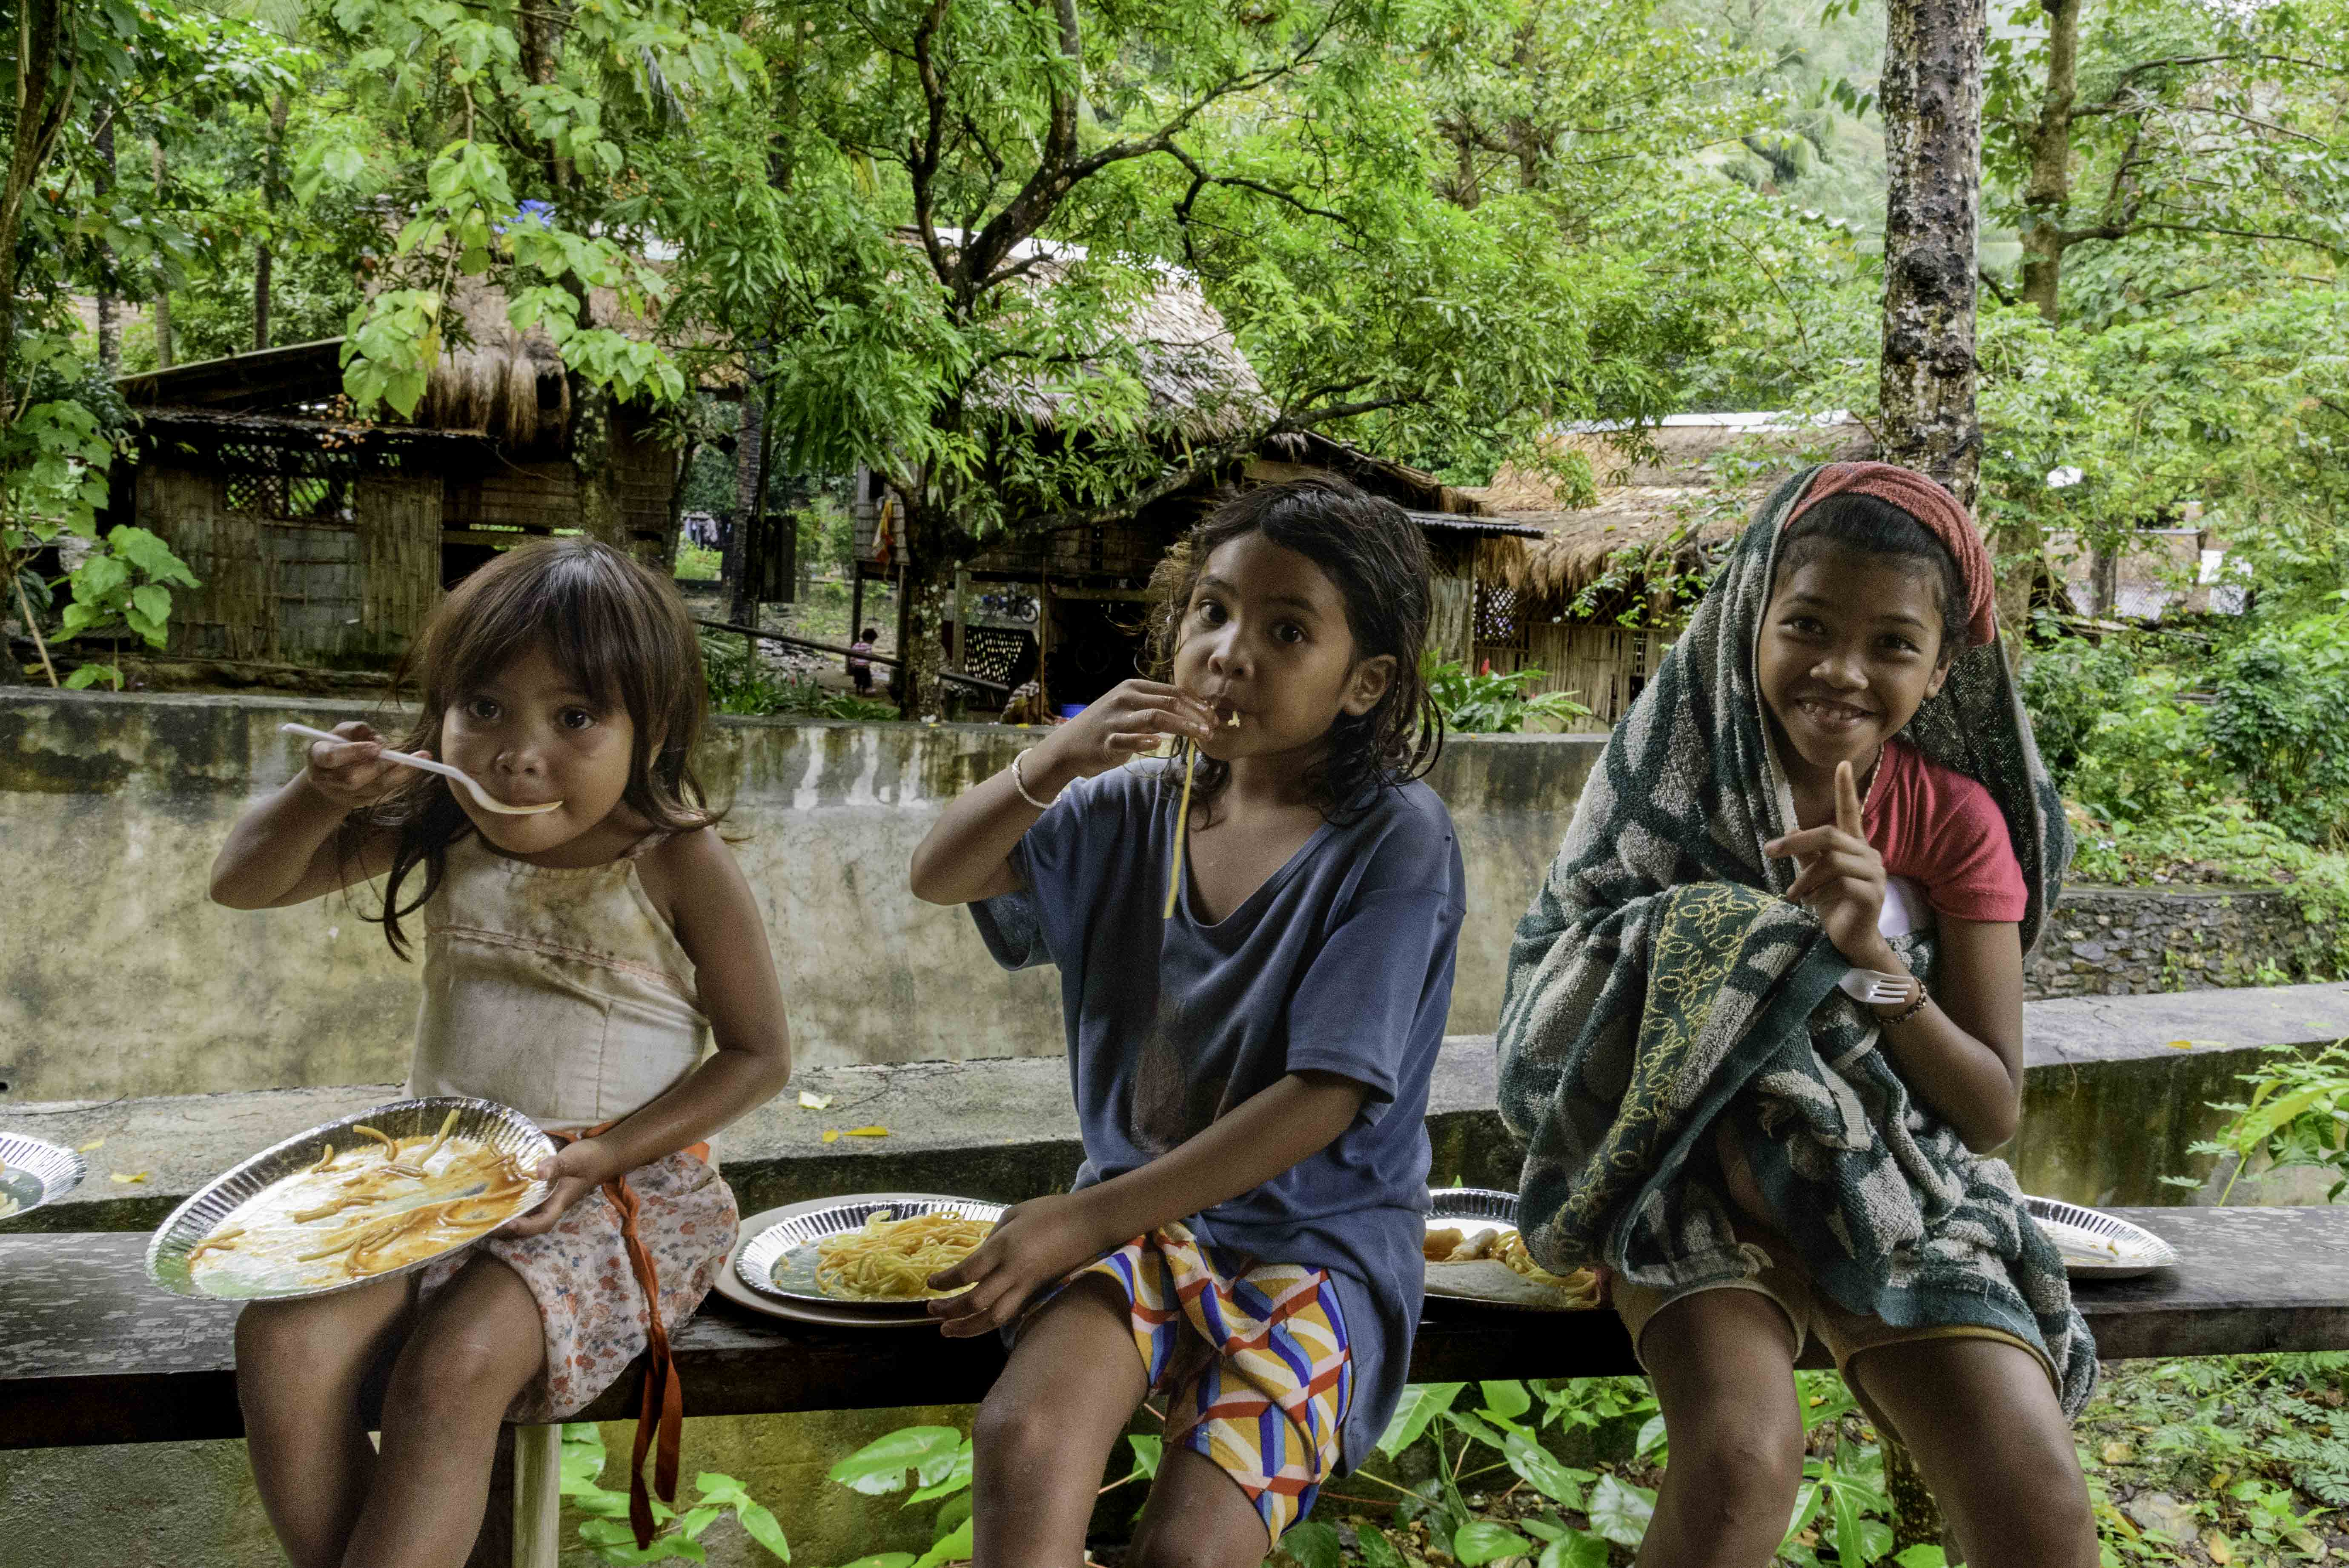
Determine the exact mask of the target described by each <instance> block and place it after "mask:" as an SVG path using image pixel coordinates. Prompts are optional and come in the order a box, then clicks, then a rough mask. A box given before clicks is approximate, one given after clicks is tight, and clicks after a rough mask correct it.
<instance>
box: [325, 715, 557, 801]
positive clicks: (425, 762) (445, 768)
mask: <svg viewBox="0 0 2349 1568" xmlns="http://www.w3.org/2000/svg"><path fill="white" fill-rule="evenodd" d="M278 728H280V729H282V730H284V731H285V733H286V734H288V735H299V736H303V737H305V738H308V739H311V740H334V741H339V742H341V743H342V744H343V745H345V746H349V745H353V744H355V743H354V742H353V741H352V739H351V738H350V737H349V736H347V735H332V734H329V733H327V732H326V730H323V729H313V728H311V727H309V726H308V725H306V724H281V725H279V726H278ZM382 756H383V758H384V759H385V760H386V761H388V762H405V763H407V764H408V765H409V767H410V768H421V769H424V771H425V772H427V773H438V774H440V776H441V777H442V778H444V779H455V780H456V781H457V782H458V783H460V784H462V785H463V786H464V787H465V788H466V789H471V791H472V792H473V799H475V800H478V801H479V802H481V810H484V811H495V812H497V813H499V814H500V815H501V816H506V817H535V816H537V815H538V814H539V813H540V812H541V811H552V810H554V809H555V808H556V807H557V806H560V805H562V804H563V802H562V801H560V800H549V801H547V802H546V803H545V804H544V805H543V806H509V805H507V804H506V803H505V802H504V801H503V800H501V799H498V798H497V797H496V796H495V795H492V794H491V793H490V792H489V791H488V790H487V789H482V788H481V785H480V784H479V783H478V782H476V781H475V779H474V778H473V776H472V775H471V774H470V773H467V772H465V771H464V770H463V769H457V768H451V767H450V766H449V765H448V764H447V763H446V762H435V761H434V760H432V758H429V757H411V756H409V754H408V753H407V752H405V751H394V750H392V749H390V748H388V747H387V748H385V749H384V751H383V753H382Z"/></svg>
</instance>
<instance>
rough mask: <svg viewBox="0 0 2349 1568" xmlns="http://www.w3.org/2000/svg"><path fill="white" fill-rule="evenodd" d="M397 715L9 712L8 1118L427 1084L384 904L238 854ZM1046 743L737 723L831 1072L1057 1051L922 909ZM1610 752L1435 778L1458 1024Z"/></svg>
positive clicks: (771, 903) (0, 711) (798, 986)
mask: <svg viewBox="0 0 2349 1568" xmlns="http://www.w3.org/2000/svg"><path fill="white" fill-rule="evenodd" d="M351 717H373V718H377V719H378V725H379V727H385V725H384V721H383V720H382V719H381V718H380V716H379V715H376V714H371V713H370V712H368V711H367V709H366V708H364V707H357V706H354V707H332V706H324V705H322V704H321V702H319V701H317V700H287V699H283V698H270V697H243V696H232V697H188V696H108V695H93V694H86V693H73V692H67V693H50V692H47V691H37V690H24V689H15V690H10V691H8V692H7V693H6V694H5V696H0V888H5V890H6V893H7V900H8V902H7V903H6V905H5V908H6V913H5V915H0V1083H5V1084H6V1086H7V1088H6V1089H5V1091H4V1092H0V1098H5V1099H12V1100H18V1101H22V1100H55V1099H111V1098H114V1097H116V1096H124V1095H129V1096H142V1095H165V1094H194V1093H212V1092H219V1091H224V1090H233V1089H244V1088H266V1087H286V1088H291V1087H299V1086H304V1085H316V1084H347V1083H382V1082H385V1081H387V1080H394V1079H398V1078H400V1077H402V1076H403V1075H404V1073H405V1071H406V1068H407V1058H408V1051H409V1031H410V1026H411V1023H412V1020H413V1017H414V1014H415V1008H416V998H417V991H416V985H417V977H416V972H415V971H414V970H413V969H412V968H410V967H409V966H407V965H401V964H400V963H398V961H397V960H395V959H393V958H392V957H391V955H390V954H389V953H388V951H387V950H386V948H385V945H384V941H383V937H382V934H381V933H380V931H379V930H378V928H376V927H375V926H373V925H371V924H368V923H366V922H365V921H364V920H362V919H361V918H360V915H361V912H362V909H363V908H364V907H367V905H366V904H365V901H364V897H363V896H362V898H361V899H359V900H357V901H354V900H350V899H346V898H342V897H335V898H329V899H324V900H320V901H318V902H317V903H312V904H308V905H305V906H304V907H301V908H297V909H289V910H273V911H267V912H264V913H237V912H234V911H230V910H224V909H221V908H218V907H216V906H214V905H213V904H212V903H211V902H210V901H209V900H208V899H207V898H206V896H205V886H206V882H207V876H208V872H209V869H210V866H211V863H212V856H213V854H214V853H215V852H216V851H217V850H218V849H219V847H220V844H221V841H222V838H223V837H224V836H225V835H226V833H227V831H228V828H229V825H230V823H231V822H233V820H235V818H236V816H237V814H238V813H239V812H240V811H241V810H243V808H244V806H245V804H246V803H247V802H248V801H249V800H250V799H253V798H254V797H255V796H256V795H259V794H262V793H264V792H265V791H268V790H271V789H275V788H277V787H278V786H279V785H280V784H282V783H284V782H285V779H287V778H288V777H289V776H290V775H291V774H292V773H293V772H294V771H295V769H296V767H297V766H298V764H299V758H300V752H299V750H298V749H297V747H296V744H295V742H294V741H293V740H292V739H290V738H286V737H285V736H282V735H280V734H279V733H278V731H277V727H278V725H279V724H280V723H282V722H284V721H285V720H287V719H296V720H299V721H302V722H305V723H308V724H313V725H319V726H322V727H323V726H326V725H328V724H332V723H334V722H336V720H339V719H343V718H351ZM1035 739H1036V737H1035V736H1034V735H1032V734H1029V733H1023V732H1021V731H1019V730H1016V729H1006V728H1001V727H989V726H924V725H841V724H827V723H796V722H787V721H780V720H769V719H724V720H720V721H719V725H718V726H717V727H716V731H715V733H714V735H713V736H712V737H711V738H710V739H709V742H708V744H707V745H706V746H705V747H704V748H703V752H702V755H701V758H700V763H701V769H702V777H703V778H704V779H705V780H707V781H708V782H709V786H710V787H711V789H713V791H714V792H715V793H716V794H717V795H718V796H719V798H720V799H729V798H730V799H731V800H732V801H733V815H732V816H731V817H730V819H729V830H730V832H733V833H739V834H742V835H744V841H742V842H741V843H740V844H739V845H738V846H737V847H736V853H737V854H738V855H739V856H740V859H741V861H742V864H743V868H744V870H745V872H747V873H748V874H749V876H750V882H751V885H752V887H753V888H755V889H756V890H757V891H758V893H759V897H760V900H761V903H762V905H763V906H764V910H765V914H766V919H767V927H768V934H769V936H770V938H771V941H772V942H773V944H774V950H775V957H776V961H777V964H778V965H779V967H780V968H781V973H782V975H783V980H784V986H785V992H786V995H787V999H788V1004H789V1010H790V1016H791V1023H792V1035H793V1037H794V1041H795V1044H796V1046H797V1048H798V1052H799V1056H800V1059H801V1060H802V1061H803V1062H806V1063H808V1064H809V1065H811V1066H827V1065H841V1064H846V1063H853V1062H898V1061H914V1060H924V1059H939V1060H961V1059H965V1058H968V1057H996V1056H1012V1055H1023V1054H1032V1055H1055V1054H1058V1053H1059V1052H1060V1051H1061V1048H1062V1040H1061V1019H1060V1006H1059V1001H1058V989H1057V985H1056V983H1055V982H1054V980H1053V978H1052V976H1051V975H1050V972H1049V971H1045V972H1030V973H1026V974H1021V975H1006V974H1004V973H1002V972H1001V971H999V970H998V969H997V968H996V967H995V965H993V964H992V963H990V962H989V961H988V958H987V955H986V953H985V951H984V950H983V949H982V948H981V947H980V945H979V943H978V936H977V934H976V933H974V932H973V931H972V929H971V926H970V922H969V918H968V916H967V915H965V914H964V913H962V912H961V911H959V910H947V909H937V908H934V907H932V906H930V905H927V904H924V903H918V902H917V901H916V900H915V899H914V898H913V896H912V895H911V894H910V893H908V892H906V891H905V866H906V863H907V861H908V860H909V858H910V857H911V855H912V853H913V850H914V846H915V845H916V843H917V842H919V841H920V839H921V837H922V835H923V833H925V832H926V831H927V830H928V828H929V825H930V823H931V822H932V821H933V820H935V819H936V814H937V812H938V811H939V810H940V809H941V808H942V807H943V805H944V804H945V802H946V801H947V800H948V799H952V798H953V797H954V796H955V795H957V793H959V792H960V791H961V790H963V789H967V788H968V787H969V786H970V785H971V784H973V783H975V782H977V781H978V779H982V778H985V777H986V776H987V775H988V774H990V773H992V772H994V771H995V770H996V769H999V768H1001V767H1002V766H1003V765H1004V764H1005V763H1006V762H1008V761H1009V759H1010V758H1011V755H1012V753H1013V752H1015V751H1016V750H1018V749H1019V748H1021V747H1023V746H1027V745H1030V744H1033V743H1034V740H1035ZM1599 745H1600V740H1599V738H1596V737H1561V738H1518V737H1497V736H1496V737H1472V738H1464V739H1458V740H1455V741H1454V743H1453V744H1452V745H1450V746H1449V747H1447V748H1446V749H1445V753H1444V758H1443V761H1442V762H1441V763H1440V764H1439V766H1438V768H1437V769H1436V772H1435V774H1434V776H1433V779H1432V780H1431V782H1432V783H1433V785H1434V787H1435V788H1436V789H1438V790H1439V791H1440V792H1441V793H1442V794H1443V796H1444V799H1445V800H1446V801H1447V802H1449V803H1450V805H1451V808H1452V811H1453V814H1454V820H1455V821H1456V822H1457V824H1458V827H1459V832H1460V841H1461V850H1462V852H1463V854H1464V857H1465V859H1466V861H1467V868H1468V879H1469V915H1468V923H1467V927H1466V930H1465V932H1464V934H1463V937H1462V941H1461V944H1460V967H1459V976H1458V981H1457V985H1456V987H1455V990H1454V1006H1453V1010H1452V1017H1451V1021H1450V1027H1451V1028H1452V1029H1453V1030H1454V1032H1459V1033H1482V1032H1484V1031H1486V1030H1489V1029H1491V1028H1492V1027H1493V1024H1494V1019H1495V1013H1496V1011H1497V1009H1498V1006H1499V1001H1500V994H1501V978H1502V971H1503V966H1504V964H1505V962H1506V956H1507V950H1508V940H1509V934H1510V930H1511V927H1512V926H1513V925H1514V924H1515V923H1516V918H1517V916H1518V915H1519V914H1520V913H1523V911H1524V908H1525V904H1526V899H1527V897H1528V896H1529V894H1530V892H1531V890H1532V888H1533V885H1534V882H1535V879H1536V878H1537V876H1538V875H1539V874H1540V872H1541V871H1542V869H1543V867H1545V866H1546V865H1547V863H1548V861H1549V859H1550V856H1551V855H1552V853H1553V852H1554V851H1555V850H1556V848H1557V840H1558V836H1559V835H1560V833H1561V832H1562V831H1563V830H1564V827H1565V821H1566V817H1567V815H1568V812H1569V811H1570V810H1572V807H1573V804H1574V801H1575V799H1577V797H1578V795H1579V794H1580V792H1581V789H1582V783H1583V780H1584V779H1586V778H1587V777H1588V773H1589V769H1590V767H1591V765H1592V763H1593V761H1595V759H1596V758H1597V756H1598V753H1599Z"/></svg>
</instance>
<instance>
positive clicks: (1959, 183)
mask: <svg viewBox="0 0 2349 1568" xmlns="http://www.w3.org/2000/svg"><path fill="white" fill-rule="evenodd" d="M1885 19H1886V26H1885V45H1884V77H1883V82H1882V85H1881V87H1880V88H1879V101H1880V102H1881V104H1882V106H1883V114H1884V160H1885V167H1886V175H1887V190H1886V194H1885V203H1884V361H1883V369H1882V373H1881V382H1880V396H1881V398H1882V403H1883V410H1884V430H1883V436H1884V444H1885V447H1886V456H1887V457H1889V458H1890V459H1892V460H1893V461H1895V462H1898V463H1903V464H1906V465H1908V466H1909V467H1910V468H1915V469H1923V470H1924V471H1926V472H1927V473H1930V474H1931V475H1932V476H1933V477H1934V478H1936V479H1938V480H1940V481H1941V482H1942V483H1943V484H1945V485H1948V486H1949V487H1950V489H1951V490H1953V491H1954V492H1956V494H1957V497H1958V499H1959V500H1961V501H1963V502H1965V503H1966V505H1968V506H1969V507H1971V505H1973V501H1974V490H1975V483H1976V479H1977V477H1978V475H1979V472H1980V468H1981V457H1982V439H1981V438H1982V432H1981V428H1980V426H1979V424H1978V422H1977V415H1976V410H1975V407H1974V386H1975V363H1974V266H1975V261H1974V248H1975V236H1976V232H1977V229H1978V227H1979V224H1980V215H1981V195H1982V46H1983V41H1984V36H1985V34H1986V32H1987V22H1986V19H1985V17H1984V14H1983V0H1890V4H1889V5H1888V6H1887V7H1886V18H1885Z"/></svg>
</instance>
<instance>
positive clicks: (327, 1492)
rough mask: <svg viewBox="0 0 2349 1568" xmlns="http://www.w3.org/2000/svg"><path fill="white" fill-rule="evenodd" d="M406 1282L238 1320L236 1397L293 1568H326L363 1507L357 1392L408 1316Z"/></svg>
mask: <svg viewBox="0 0 2349 1568" xmlns="http://www.w3.org/2000/svg"><path fill="white" fill-rule="evenodd" d="M408 1287H409V1282H408V1281H407V1280H404V1279H400V1280H386V1281H384V1282H382V1283H381V1284H372V1285H367V1286H364V1287H362V1288H360V1289H358V1290H351V1291H344V1292H342V1293H340V1294H338V1295H321V1296H312V1297H310V1298H309V1299H307V1300H303V1301H256V1302H254V1303H253V1304H252V1305H250V1306H247V1307H246V1308H245V1309H244V1310H243V1312H241V1313H239V1314H238V1315H237V1319H236V1398H237V1403H238V1404H239V1405H241V1406H242V1407H243V1409H244V1435H245V1448H246V1449H247V1451H248V1452H249V1453H250V1454H251V1456H252V1460H253V1479H254V1485H256V1486H257V1487H258V1488H259V1489H260V1491H261V1502H262V1506H263V1507H264V1508H265V1509H266V1510H268V1512H269V1523H270V1527H271V1528H272V1529H274V1530H275V1531H276V1532H277V1539H278V1541H279V1542H280V1543H282V1544H283V1545H284V1546H285V1555H286V1558H287V1559H288V1561H290V1562H291V1563H293V1564H294V1568H332V1565H333V1564H335V1563H340V1562H341V1561H342V1560H343V1543H344V1542H347V1541H348V1540H349V1539H350V1534H351V1527H352V1525H353V1524H354V1523H355V1522H357V1519H358V1516H359V1509H360V1507H361V1505H362V1504H364V1503H365V1502H366V1501H367V1486H368V1483H369V1482H370V1480H372V1479H373V1478H374V1475H375V1446H374V1445H373V1444H372V1443H370V1442H368V1441H367V1428H366V1427H365V1426H363V1425H362V1424H360V1421H359V1385H360V1383H361V1382H362V1381H363V1380H364V1379H365V1378H366V1377H367V1370H368V1368H369V1367H373V1366H374V1365H375V1363H376V1360H377V1358H378V1357H380V1356H381V1355H382V1354H383V1353H384V1351H385V1350H386V1349H387V1348H388V1346H389V1341H390V1340H391V1338H392V1337H393V1336H396V1335H397V1334H398V1332H399V1327H400V1325H401V1322H402V1320H403V1319H404V1318H405V1317H406V1315H407V1313H408Z"/></svg>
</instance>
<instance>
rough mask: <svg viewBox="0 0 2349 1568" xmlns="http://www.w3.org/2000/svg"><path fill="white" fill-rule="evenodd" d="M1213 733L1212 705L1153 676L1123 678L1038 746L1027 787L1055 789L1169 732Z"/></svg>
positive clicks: (1152, 747)
mask: <svg viewBox="0 0 2349 1568" xmlns="http://www.w3.org/2000/svg"><path fill="white" fill-rule="evenodd" d="M1215 733H1216V714H1215V710H1214V709H1213V708H1210V707H1208V706H1207V705H1206V703H1203V702H1201V701H1200V700H1199V699H1198V698H1197V697H1195V696H1191V695H1190V694H1189V693H1187V692H1185V691H1182V690H1181V689H1179V688H1177V687H1174V686H1162V685H1161V684H1160V683H1158V682H1157V681H1143V680H1132V681H1121V682H1120V683H1119V684H1118V685H1116V686H1112V688H1111V689H1110V690H1109V691H1108V692H1107V693H1106V694H1105V695H1103V696H1102V697H1100V698H1099V699H1098V700H1096V701H1095V702H1094V703H1093V704H1092V707H1088V708H1086V709H1085V711H1084V712H1082V713H1081V714H1079V715H1077V717H1074V718H1072V719H1071V720H1069V722H1068V723H1066V724H1064V725H1061V727H1059V728H1057V729H1055V730H1053V731H1052V734H1051V738H1050V739H1048V740H1046V741H1044V742H1043V743H1042V744H1041V745H1040V746H1038V747H1037V748H1036V756H1035V760H1034V762H1033V764H1032V765H1031V769H1030V771H1031V772H1032V773H1033V775H1034V782H1032V783H1031V786H1030V787H1031V788H1034V787H1036V786H1037V785H1038V784H1041V785H1043V786H1044V787H1045V788H1049V789H1059V788H1060V787H1061V786H1062V785H1065V784H1067V783H1068V782H1069V781H1070V780H1071V779H1090V778H1092V776H1093V775H1094V774H1096V773H1106V772H1108V771H1109V770H1110V769H1112V768H1116V767H1118V766H1120V765H1122V764H1123V763H1125V762H1126V761H1128V760H1130V759H1132V758H1134V757H1135V756H1137V755H1139V754H1141V753H1143V752H1154V751H1156V750H1157V749H1158V748H1159V747H1160V745H1161V744H1163V743H1164V740H1165V738H1167V737H1168V736H1170V735H1186V736H1189V737H1190V738H1192V739H1194V740H1206V739H1208V738H1211V737H1212V736H1213V735H1214V734H1215ZM1048 798H1049V797H1048Z"/></svg>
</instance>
